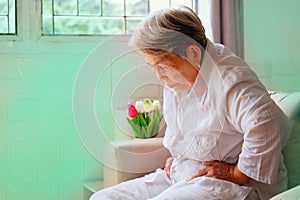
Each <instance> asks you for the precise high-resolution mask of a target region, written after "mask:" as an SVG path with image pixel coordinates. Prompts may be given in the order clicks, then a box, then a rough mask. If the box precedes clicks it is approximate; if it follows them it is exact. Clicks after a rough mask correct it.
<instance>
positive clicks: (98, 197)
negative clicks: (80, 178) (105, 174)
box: [89, 190, 110, 200]
mask: <svg viewBox="0 0 300 200" xmlns="http://www.w3.org/2000/svg"><path fill="white" fill-rule="evenodd" d="M102 199H107V200H109V199H110V198H109V196H108V194H107V192H105V191H102V190H100V191H98V192H95V193H94V194H93V195H92V196H91V197H90V199H89V200H102Z"/></svg>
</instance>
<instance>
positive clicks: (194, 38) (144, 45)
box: [129, 6, 207, 56]
mask: <svg viewBox="0 0 300 200" xmlns="http://www.w3.org/2000/svg"><path fill="white" fill-rule="evenodd" d="M192 44H195V45H197V46H199V47H200V49H201V51H202V53H203V52H204V49H205V48H206V45H207V38H206V36H205V29H204V27H203V26H202V22H201V20H200V19H199V17H198V16H197V14H196V13H195V12H194V11H193V10H191V9H190V8H188V7H185V6H182V7H179V8H177V9H175V8H167V9H163V10H159V11H157V12H154V13H153V14H151V15H149V16H148V17H147V18H146V19H145V20H144V21H143V22H142V23H140V24H139V26H138V28H137V30H136V31H135V32H134V33H133V35H132V37H131V40H130V42H129V45H130V46H132V47H136V48H138V49H140V50H141V51H142V52H144V53H146V54H151V55H161V54H164V53H166V52H173V53H176V54H178V55H181V56H185V50H186V48H187V47H188V46H189V45H192ZM202 55H203V54H202Z"/></svg>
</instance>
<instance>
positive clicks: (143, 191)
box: [90, 169, 259, 200]
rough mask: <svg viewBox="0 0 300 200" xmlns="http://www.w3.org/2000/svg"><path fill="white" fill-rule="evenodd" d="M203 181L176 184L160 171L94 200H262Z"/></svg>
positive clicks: (229, 185)
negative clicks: (212, 185) (210, 185)
mask: <svg viewBox="0 0 300 200" xmlns="http://www.w3.org/2000/svg"><path fill="white" fill-rule="evenodd" d="M199 179H201V178H195V179H193V180H191V181H179V182H177V183H174V184H172V181H171V180H170V179H169V178H168V177H167V175H166V173H165V171H164V170H161V169H158V170H157V171H156V172H154V173H151V174H149V175H146V176H144V177H142V178H137V179H134V180H130V181H126V182H123V183H120V184H118V185H115V186H112V187H109V188H105V189H103V190H100V191H98V192H96V193H95V194H93V195H92V196H91V198H90V200H146V199H147V200H221V199H222V200H242V199H247V200H259V197H258V196H257V194H256V193H255V192H253V191H252V192H250V190H248V192H245V190H242V189H241V190H239V189H237V188H239V187H240V186H237V185H236V186H234V187H232V185H234V184H231V183H229V182H227V181H222V180H220V184H221V185H223V184H225V186H222V187H219V186H218V185H216V186H215V187H206V185H207V184H208V185H209V184H210V183H209V178H206V179H208V182H207V183H206V181H204V182H203V181H199ZM214 182H215V180H214ZM227 183H228V184H227ZM226 184H227V185H226ZM249 192H250V194H249ZM248 194H249V195H248ZM246 197H247V198H246Z"/></svg>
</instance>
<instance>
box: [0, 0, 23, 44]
mask: <svg viewBox="0 0 300 200" xmlns="http://www.w3.org/2000/svg"><path fill="white" fill-rule="evenodd" d="M14 1H15V33H0V38H2V37H12V38H15V37H14V36H17V35H18V31H19V29H18V13H19V12H18V6H17V3H18V0H14ZM8 5H9V4H8ZM8 24H9V22H8ZM8 26H9V25H8ZM8 29H9V27H8ZM0 40H1V39H0Z"/></svg>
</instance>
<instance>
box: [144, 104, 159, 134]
mask: <svg viewBox="0 0 300 200" xmlns="http://www.w3.org/2000/svg"><path fill="white" fill-rule="evenodd" d="M161 119H162V117H161V115H160V112H159V110H158V109H156V111H155V115H154V117H153V120H152V121H151V122H150V124H149V125H148V127H147V132H148V134H147V135H148V136H149V137H151V138H153V137H156V136H157V134H158V131H159V125H160V121H161Z"/></svg>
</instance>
